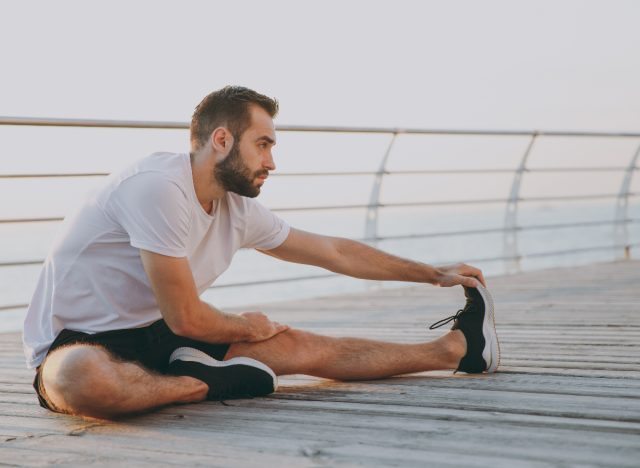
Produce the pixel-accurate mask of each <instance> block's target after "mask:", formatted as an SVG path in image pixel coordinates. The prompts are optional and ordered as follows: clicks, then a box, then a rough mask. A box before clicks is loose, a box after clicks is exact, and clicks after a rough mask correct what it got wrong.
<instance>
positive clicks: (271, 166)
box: [262, 152, 276, 171]
mask: <svg viewBox="0 0 640 468" xmlns="http://www.w3.org/2000/svg"><path fill="white" fill-rule="evenodd" d="M262 165H263V166H264V168H265V169H268V170H270V171H275V170H276V163H275V162H274V161H273V155H272V154H271V152H269V154H268V155H267V157H266V158H265V160H264V163H263V164H262Z"/></svg>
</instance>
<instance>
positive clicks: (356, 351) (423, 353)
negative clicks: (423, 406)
mask: <svg viewBox="0 0 640 468" xmlns="http://www.w3.org/2000/svg"><path fill="white" fill-rule="evenodd" d="M465 353H466V342H465V339H464V335H463V334H462V332H460V331H459V330H454V331H451V332H449V333H447V334H446V335H444V336H443V337H441V338H438V339H437V340H435V341H432V342H429V343H420V344H400V343H387V342H382V341H374V340H367V339H361V338H332V337H328V336H322V335H317V334H315V333H310V332H305V331H302V330H295V329H291V330H287V331H286V332H284V333H281V334H279V335H276V336H274V337H273V338H271V339H269V340H267V341H261V342H259V343H234V344H232V345H231V347H230V348H229V351H228V352H227V355H226V356H225V359H229V358H233V357H236V356H248V357H251V358H254V359H256V360H258V361H261V362H264V363H265V364H267V365H268V366H269V367H270V368H271V369H273V370H274V372H275V373H276V374H278V375H289V374H307V375H313V376H316V377H324V378H328V379H336V380H370V379H379V378H384V377H390V376H392V375H398V374H408V373H411V372H421V371H428V370H442V369H455V368H456V367H457V366H458V363H459V362H460V360H461V359H462V357H463V356H464V355H465Z"/></svg>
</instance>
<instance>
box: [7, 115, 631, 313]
mask: <svg viewBox="0 0 640 468" xmlns="http://www.w3.org/2000/svg"><path fill="white" fill-rule="evenodd" d="M0 125H2V126H47V127H77V128H123V129H153V130H157V129H182V130H184V129H188V128H189V124H188V123H185V122H155V121H131V120H129V121H121V120H89V119H48V118H31V117H0ZM277 130H278V131H279V132H320V133H353V134H383V135H384V134H386V135H389V136H390V140H389V143H388V144H387V147H386V149H385V152H384V155H383V157H382V160H381V163H380V166H379V167H378V170H377V171H345V172H314V173H301V172H296V173H293V172H291V173H274V174H273V176H276V177H301V176H304V177H309V176H312V177H329V176H345V177H349V176H372V177H373V184H372V187H371V190H370V196H369V202H368V203H366V204H350V205H321V206H282V207H275V208H272V211H274V212H291V211H311V210H352V209H365V210H366V216H365V225H364V236H363V237H362V238H361V239H360V240H362V241H365V242H368V243H371V244H374V245H375V244H377V243H378V242H380V241H387V240H406V239H419V238H437V237H445V236H446V237H451V236H465V235H476V234H490V233H502V234H503V254H502V255H501V256H496V257H490V258H476V259H466V261H468V262H470V263H471V262H489V261H502V262H504V263H505V268H506V271H507V272H515V271H519V270H520V268H521V261H522V259H523V258H535V257H545V256H555V255H567V254H571V253H578V252H586V251H598V250H616V251H620V252H621V253H622V255H621V256H622V257H623V258H625V259H629V258H630V257H631V249H632V248H635V247H638V246H640V244H638V243H631V242H630V240H629V231H628V226H629V224H632V223H638V222H640V218H637V219H636V218H629V216H628V212H629V199H630V198H631V197H637V196H640V193H634V192H631V191H630V189H631V182H632V179H633V176H634V174H635V172H636V171H637V170H638V169H639V167H638V166H637V164H638V159H639V158H640V143H639V144H638V146H637V148H636V149H635V151H634V153H633V154H632V155H631V156H630V160H629V163H628V164H627V165H626V166H624V167H618V166H608V167H597V168H596V167H549V168H535V169H533V168H529V167H527V162H528V159H529V156H530V155H531V153H532V150H533V148H534V146H535V144H536V142H537V141H538V139H539V138H540V137H574V138H584V137H602V138H624V139H628V138H632V139H640V133H629V132H575V131H574V132H571V131H567V132H563V131H527V130H504V131H503V130H430V129H410V128H406V129H401V128H364V127H331V126H293V125H288V126H287V125H285V126H277ZM401 135H425V136H426V135H454V136H461V137H463V136H494V137H508V136H510V137H513V136H519V137H525V138H529V142H528V144H527V147H526V149H525V151H524V153H523V154H522V155H521V156H520V160H519V164H518V166H517V168H516V169H515V170H512V169H458V170H389V169H388V162H389V159H390V157H391V155H392V152H393V149H394V146H395V144H396V142H397V139H398V137H399V136H401ZM533 172H540V173H542V172H546V173H554V172H556V173H561V172H571V173H576V172H621V173H622V172H623V173H624V178H623V182H622V184H621V186H620V189H619V190H618V192H617V193H595V194H591V195H578V196H552V197H522V196H521V194H520V190H521V187H522V181H523V179H524V177H525V175H526V174H529V173H533ZM402 174H405V175H406V174H425V175H433V174H513V181H512V184H511V189H510V192H509V196H508V197H507V198H491V199H468V200H444V201H415V202H397V203H382V202H381V188H382V184H383V182H384V180H385V176H388V175H402ZM107 175H108V173H104V172H85V173H81V172H78V173H41V174H0V183H1V180H6V179H33V178H69V177H70V178H77V177H104V176H107ZM606 199H613V200H614V201H615V208H616V210H615V217H614V219H613V220H599V221H587V222H574V223H553V224H541V225H527V226H520V225H518V209H519V206H520V204H521V203H522V202H532V201H577V200H606ZM500 203H505V204H506V211H505V216H504V225H503V226H501V227H496V228H486V229H471V230H459V231H440V232H431V233H411V234H403V235H393V236H381V235H379V230H378V226H379V214H380V209H381V208H389V207H422V206H425V207H426V206H448V205H450V206H454V205H474V204H500ZM63 219H64V218H63V217H58V216H53V217H39V218H11V219H9V218H5V219H1V218H0V224H18V223H43V222H58V221H62V220H63ZM603 225H610V226H612V227H613V238H614V244H613V245H604V246H593V247H583V248H576V249H565V250H560V251H548V252H536V253H529V254H526V255H523V254H522V253H521V252H520V250H519V247H518V234H519V233H521V232H523V231H528V230H549V229H562V228H568V227H587V226H603ZM455 260H456V259H452V261H455ZM43 261H44V259H25V260H20V261H11V262H0V268H6V267H20V266H29V265H38V264H41V263H43ZM333 276H335V274H333V273H323V274H317V275H305V276H296V277H288V278H275V279H269V280H258V281H245V282H238V283H226V284H223V285H215V286H212V288H230V287H238V286H250V285H257V284H273V283H281V282H288V281H301V280H310V279H320V278H329V277H333ZM26 306H27V304H9V305H0V310H7V309H17V308H23V307H26Z"/></svg>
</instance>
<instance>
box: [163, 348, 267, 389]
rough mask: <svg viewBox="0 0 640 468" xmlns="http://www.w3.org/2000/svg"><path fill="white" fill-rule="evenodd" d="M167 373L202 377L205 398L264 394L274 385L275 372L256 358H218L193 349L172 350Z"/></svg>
mask: <svg viewBox="0 0 640 468" xmlns="http://www.w3.org/2000/svg"><path fill="white" fill-rule="evenodd" d="M167 373H168V374H171V375H187V376H189V377H194V378H196V379H198V380H202V381H203V382H204V383H206V384H207V385H208V386H209V393H208V394H207V399H208V400H231V399H234V398H252V397H256V396H264V395H268V394H270V393H273V392H275V390H276V388H277V387H278V378H277V377H276V374H275V373H274V372H273V371H272V370H271V369H270V368H269V367H268V366H267V365H265V364H263V363H261V362H260V361H256V360H255V359H251V358H248V357H235V358H232V359H229V360H227V361H218V360H217V359H214V358H212V357H211V356H209V355H208V354H206V353H204V352H202V351H200V350H198V349H195V348H178V349H176V350H175V351H174V352H173V354H171V357H170V358H169V367H168V369H167Z"/></svg>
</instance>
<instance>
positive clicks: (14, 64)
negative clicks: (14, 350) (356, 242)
mask: <svg viewBox="0 0 640 468" xmlns="http://www.w3.org/2000/svg"><path fill="white" fill-rule="evenodd" d="M638 18H640V3H638V2H635V1H615V0H614V1H554V2H552V1H539V0H538V1H535V2H533V1H484V2H473V1H450V2H437V1H394V2H389V1H385V2H383V1H367V2H364V1H349V2H345V1H341V2H338V1H324V2H317V3H313V4H310V3H307V2H295V1H271V2H259V1H235V2H217V1H189V0H186V1H181V2H163V1H142V0H141V1H135V2H131V1H127V2H125V1H113V0H112V1H109V2H82V1H57V2H47V1H22V2H9V1H7V2H1V3H0V41H1V42H0V43H1V44H2V62H1V63H2V69H1V70H2V73H1V74H0V116H5V117H7V118H6V119H5V121H4V123H5V124H3V125H0V318H1V320H0V327H2V329H3V330H17V329H19V328H20V326H21V320H22V317H23V315H24V310H25V306H26V304H28V302H29V300H30V297H31V293H32V290H33V287H34V285H35V281H36V279H37V276H38V274H39V271H40V268H41V261H42V260H43V259H44V258H45V257H46V255H47V252H48V250H49V247H50V245H51V243H52V241H53V239H54V238H55V236H56V234H57V233H58V232H59V228H60V224H61V223H60V219H62V218H63V217H64V216H65V215H67V214H69V213H70V212H71V211H72V210H73V209H74V207H75V206H76V205H77V204H78V203H80V202H81V200H82V198H83V195H84V194H86V193H87V192H88V191H90V190H94V189H96V188H97V187H99V186H100V183H101V181H102V180H103V177H104V176H103V175H101V174H107V173H110V172H113V171H116V170H118V169H120V168H122V167H124V166H126V165H129V164H131V163H132V162H133V161H135V160H136V159H137V158H140V157H143V156H145V155H147V154H149V153H152V152H154V151H176V152H186V151H188V131H187V130H186V129H183V128H175V129H157V128H85V127H74V126H70V127H67V126H65V127H61V126H46V127H42V126H33V125H15V123H16V122H15V119H12V118H14V117H18V118H26V117H29V118H39V119H42V118H51V119H107V120H118V121H119V120H126V121H143V122H150V121H153V122H158V121H171V122H178V123H184V124H187V123H188V121H189V119H190V117H191V113H192V112H193V109H194V107H195V106H196V105H197V103H198V102H199V101H200V100H201V99H202V97H204V96H205V95H206V94H208V93H209V92H211V91H212V90H215V89H218V88H220V87H222V86H225V85H227V84H237V85H244V86H248V87H251V88H254V89H256V90H258V91H260V92H262V93H265V94H268V95H270V96H273V97H276V98H277V99H278V100H279V101H280V107H281V112H280V115H279V116H278V118H277V119H276V125H277V126H278V127H279V129H280V131H279V133H278V144H277V146H276V147H275V151H274V155H275V158H276V164H277V166H278V169H277V171H276V172H275V173H274V177H273V178H270V179H269V180H268V181H267V183H266V184H265V186H264V188H263V191H262V194H261V195H260V198H259V200H260V201H261V202H262V203H264V204H265V205H266V206H268V207H269V208H272V209H274V210H275V211H276V212H277V213H278V215H279V216H281V217H283V218H284V219H286V220H287V221H288V222H289V223H290V224H292V225H293V226H295V227H298V228H301V229H306V230H311V231H315V232H320V233H325V234H330V235H340V236H348V237H352V238H357V239H364V240H365V241H367V242H370V243H371V244H373V245H376V246H378V247H380V248H382V249H384V250H387V251H390V252H393V253H396V254H399V255H402V256H406V257H410V258H413V259H416V260H420V261H425V262H428V263H432V264H441V263H449V262H455V261H464V262H468V263H473V264H475V265H477V266H479V267H481V268H482V269H483V270H484V271H485V272H486V273H487V274H488V275H497V274H504V273H514V272H517V271H521V270H527V269H537V268H544V267H549V266H579V265H582V264H585V263H592V262H597V261H609V260H613V259H618V258H625V257H629V256H631V257H634V258H637V256H638V243H640V202H639V199H640V198H639V195H640V175H638V174H637V172H638V171H637V167H636V166H637V165H638V164H639V161H638V159H637V158H638V156H637V153H638V148H639V147H640V146H639V145H640V87H638V85H637V84H638V83H640V56H639V55H638V50H640V29H639V28H638V27H637V20H638ZM148 126H149V127H153V125H152V124H150V125H148ZM177 126H178V127H179V126H180V125H177ZM294 127H295V128H294ZM319 127H333V129H332V130H333V131H311V132H310V131H299V130H310V129H315V130H321V129H320V128H319ZM296 129H297V130H298V131H294V130H296ZM358 129H359V130H360V131H357V130H358ZM371 129H378V130H379V131H370V130H371ZM407 129H422V130H426V132H424V133H420V132H407V131H405V130H407ZM324 130H327V129H326V128H325V129H324ZM336 130H344V131H336ZM364 130H366V131H364ZM69 174H85V175H84V176H76V177H69V176H68V175H69ZM289 279H293V281H289ZM285 280H286V281H285ZM216 285H217V286H218V287H214V288H212V289H211V290H209V291H207V292H206V293H205V297H204V298H205V299H206V300H208V301H210V302H212V303H214V304H216V305H218V306H221V307H225V306H238V305H243V306H244V305H246V306H250V305H251V304H254V303H264V302H270V301H279V300H286V299H293V298H300V297H312V296H321V295H327V294H336V293H344V292H353V291H362V290H366V289H370V288H379V287H399V286H402V285H400V284H397V283H391V284H389V283H387V284H385V285H382V284H380V283H374V282H365V281H361V280H355V279H349V278H340V277H336V276H333V275H327V272H324V271H322V270H319V269H316V268H313V267H307V266H300V265H292V264H284V263H282V262H277V261H275V260H273V259H271V258H270V257H266V256H264V255H260V254H257V253H255V252H253V251H241V252H239V253H238V255H237V257H236V261H235V263H234V264H233V265H232V266H231V268H230V269H229V270H228V271H227V272H226V273H225V274H224V275H223V276H221V277H220V279H219V280H218V282H217V283H216ZM489 285H490V284H489Z"/></svg>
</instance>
